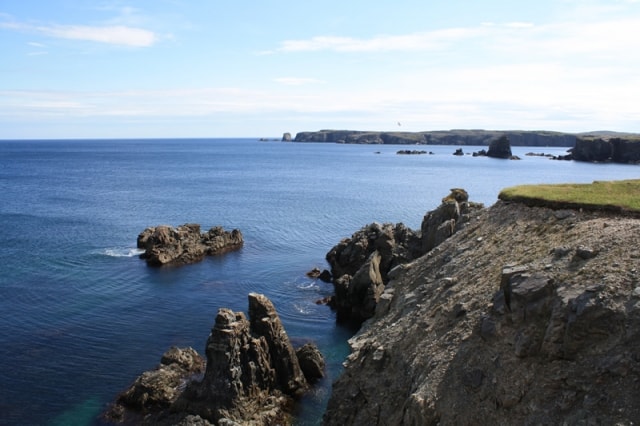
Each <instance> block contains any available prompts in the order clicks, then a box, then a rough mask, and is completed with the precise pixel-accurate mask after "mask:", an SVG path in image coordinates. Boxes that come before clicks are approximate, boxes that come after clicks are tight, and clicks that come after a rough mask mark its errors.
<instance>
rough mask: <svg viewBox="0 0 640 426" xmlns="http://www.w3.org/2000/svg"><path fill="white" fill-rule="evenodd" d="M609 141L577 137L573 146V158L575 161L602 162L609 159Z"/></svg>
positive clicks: (610, 152) (610, 151) (610, 150)
mask: <svg viewBox="0 0 640 426" xmlns="http://www.w3.org/2000/svg"><path fill="white" fill-rule="evenodd" d="M612 153H613V150H612V147H611V143H610V142H609V141H608V140H604V139H602V138H594V139H586V138H577V139H576V145H575V146H574V147H573V150H572V154H573V159H574V160H576V161H590V162H604V161H609V160H610V159H611V154H612Z"/></svg>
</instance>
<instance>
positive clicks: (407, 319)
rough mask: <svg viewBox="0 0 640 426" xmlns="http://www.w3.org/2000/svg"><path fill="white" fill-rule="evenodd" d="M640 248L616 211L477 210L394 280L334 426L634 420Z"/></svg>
mask: <svg viewBox="0 0 640 426" xmlns="http://www.w3.org/2000/svg"><path fill="white" fill-rule="evenodd" d="M423 223H424V222H423ZM639 244H640V220H638V219H636V218H632V217H624V216H620V215H616V214H612V213H610V212H598V211H588V210H583V209H576V210H571V209H564V210H554V209H550V208H547V207H528V206H526V205H524V204H520V203H506V202H503V201H498V202H497V203H496V204H495V205H493V206H491V207H489V208H486V209H479V210H475V211H474V212H473V213H472V214H470V215H469V216H468V220H466V221H465V222H464V224H463V225H462V226H461V228H460V229H458V230H457V232H455V233H452V234H451V236H450V237H449V238H446V239H445V240H443V241H442V242H441V243H440V244H439V245H437V246H435V247H434V248H433V249H432V250H430V251H427V252H426V254H425V255H422V256H420V257H418V258H416V259H414V260H412V261H410V262H408V263H405V264H402V265H399V266H397V267H395V268H394V269H392V270H391V271H390V272H389V273H388V282H387V283H386V284H385V286H384V289H383V291H382V293H380V297H379V299H378V301H377V303H376V304H375V307H374V310H373V315H372V316H371V317H370V318H369V319H368V320H366V321H365V322H364V324H363V327H362V328H361V330H360V332H359V333H358V334H357V335H356V336H354V337H353V338H352V339H351V340H350V345H351V348H352V353H351V355H350V356H349V357H348V359H347V362H346V367H345V370H344V372H343V374H342V375H341V377H340V378H339V379H338V380H337V381H336V382H335V383H334V386H333V391H332V395H331V399H330V401H329V404H328V407H327V411H326V413H325V416H324V424H326V425H338V424H340V425H343V424H349V425H369V424H378V423H379V422H380V421H381V419H384V423H385V424H390V425H392V424H397V425H400V424H477V423H478V419H482V423H484V424H501V425H507V424H563V423H564V424H621V425H631V424H634V422H635V421H636V420H637V419H638V418H640V406H638V404H637V401H638V400H640V271H639V266H640V255H638V253H637V247H638V245H639ZM372 256H374V255H373V254H372V255H370V257H372Z"/></svg>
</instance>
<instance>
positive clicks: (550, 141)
mask: <svg viewBox="0 0 640 426" xmlns="http://www.w3.org/2000/svg"><path fill="white" fill-rule="evenodd" d="M501 136H506V137H507V138H508V139H509V142H510V143H511V145H513V146H550V147H551V146H555V147H564V146H566V147H573V146H574V145H575V143H576V139H578V138H603V139H608V138H633V139H636V138H637V139H640V134H637V133H621V132H612V131H594V132H586V133H563V132H554V131H547V130H482V129H452V130H431V131H423V132H400V131H398V132H379V131H361V130H319V131H313V132H299V133H297V134H296V135H295V137H292V136H291V134H290V133H284V134H283V137H282V141H284V142H332V143H348V144H386V145H394V144H396V145H413V144H416V145H462V146H466V145H476V146H478V145H487V146H488V145H489V144H490V142H491V141H493V140H495V139H497V138H499V137H501Z"/></svg>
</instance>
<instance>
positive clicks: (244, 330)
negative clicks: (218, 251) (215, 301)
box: [107, 293, 324, 425]
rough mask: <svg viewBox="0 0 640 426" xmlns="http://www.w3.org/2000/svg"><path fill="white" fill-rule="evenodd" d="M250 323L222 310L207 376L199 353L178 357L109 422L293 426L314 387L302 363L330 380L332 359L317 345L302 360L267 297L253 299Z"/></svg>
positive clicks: (121, 400) (140, 385) (127, 397)
mask: <svg viewBox="0 0 640 426" xmlns="http://www.w3.org/2000/svg"><path fill="white" fill-rule="evenodd" d="M249 318H250V319H247V318H246V317H245V315H244V314H243V313H242V312H233V311H231V310H230V309H226V308H222V309H220V310H219V311H218V314H217V316H216V321H215V325H214V326H213V328H212V330H211V334H210V335H209V338H208V340H207V345H206V368H205V367H204V362H203V360H202V358H201V357H200V356H199V355H197V353H195V351H193V350H192V349H189V350H175V349H172V350H170V351H169V352H167V353H166V354H165V355H164V356H163V358H162V364H161V366H160V367H159V368H158V369H156V370H154V371H151V372H146V373H143V375H142V376H140V377H139V378H138V379H137V380H136V382H135V383H134V384H133V385H132V386H131V388H130V389H128V390H127V391H125V392H124V393H123V394H122V395H121V396H119V397H118V401H117V403H116V405H115V406H114V408H112V409H111V410H110V411H109V413H108V415H107V418H108V419H110V420H111V421H115V422H122V421H125V422H126V421H131V420H133V419H138V420H137V421H136V423H138V422H141V423H143V424H185V425H186V424H205V425H206V424H211V423H212V424H250V425H269V424H285V425H286V424H290V423H291V418H290V410H291V408H292V406H293V402H294V401H295V399H296V398H297V397H299V396H300V395H301V394H302V393H304V392H305V391H306V390H307V389H308V387H309V384H308V382H307V379H306V378H305V375H304V373H303V369H302V368H301V366H300V361H299V358H300V359H303V360H304V362H305V368H307V367H309V365H310V364H312V366H311V367H309V368H308V374H309V376H310V377H317V376H318V375H319V374H322V370H323V368H324V359H323V358H322V355H321V354H320V352H319V351H318V350H317V347H315V345H308V346H307V347H306V348H305V347H303V349H301V350H300V351H301V352H302V354H296V351H294V349H293V347H292V346H291V342H290V340H289V337H288V336H287V333H286V331H285V330H284V327H283V326H282V323H281V321H280V318H279V316H278V314H277V312H276V310H275V307H274V306H273V304H272V303H271V301H270V300H269V299H267V298H266V297H265V296H263V295H261V294H255V293H251V294H250V295H249ZM314 366H315V367H314ZM203 371H204V374H202V372H203ZM314 380H315V379H314ZM136 416H137V417H136ZM141 417H144V421H140V420H139V419H140V418H141Z"/></svg>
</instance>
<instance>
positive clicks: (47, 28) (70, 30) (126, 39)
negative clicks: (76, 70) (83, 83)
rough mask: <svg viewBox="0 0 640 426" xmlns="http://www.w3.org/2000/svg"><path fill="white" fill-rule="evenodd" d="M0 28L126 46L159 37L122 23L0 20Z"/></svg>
mask: <svg viewBox="0 0 640 426" xmlns="http://www.w3.org/2000/svg"><path fill="white" fill-rule="evenodd" d="M0 29H5V30H13V31H21V32H27V33H34V34H40V35H43V36H46V37H52V38H62V39H68V40H79V41H90V42H96V43H106V44H112V45H118V46H128V47H149V46H152V45H153V44H155V43H156V42H157V41H158V39H159V37H158V36H157V35H156V34H155V33H154V32H152V31H149V30H145V29H142V28H136V27H128V26H124V25H109V26H90V25H31V24H25V23H21V22H15V21H5V22H0Z"/></svg>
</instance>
